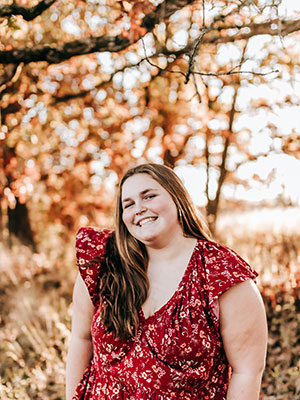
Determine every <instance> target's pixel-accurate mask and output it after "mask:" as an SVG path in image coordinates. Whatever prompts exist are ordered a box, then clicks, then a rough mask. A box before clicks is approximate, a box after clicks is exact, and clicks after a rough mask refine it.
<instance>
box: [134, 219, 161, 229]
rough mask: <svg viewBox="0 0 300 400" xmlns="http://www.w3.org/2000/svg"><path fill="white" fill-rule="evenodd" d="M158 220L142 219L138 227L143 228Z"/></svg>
mask: <svg viewBox="0 0 300 400" xmlns="http://www.w3.org/2000/svg"><path fill="white" fill-rule="evenodd" d="M156 220H157V217H149V218H145V219H142V220H141V221H140V222H138V223H137V226H140V227H141V226H143V225H146V224H149V223H151V222H154V221H156Z"/></svg>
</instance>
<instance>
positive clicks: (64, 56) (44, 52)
mask: <svg viewBox="0 0 300 400" xmlns="http://www.w3.org/2000/svg"><path fill="white" fill-rule="evenodd" d="M193 2H194V0H165V1H164V2H163V3H161V4H160V5H159V6H157V7H156V9H155V10H154V11H152V12H150V13H149V14H147V15H145V17H144V18H143V21H142V24H141V26H142V27H143V28H145V29H146V33H147V32H150V31H151V30H152V29H153V28H154V26H155V25H156V24H158V23H160V22H162V21H164V20H166V19H168V18H169V17H170V16H171V15H172V14H174V13H175V12H176V11H178V10H180V9H182V8H183V7H185V6H187V5H189V4H192V3H193ZM137 40H138V39H136V40H135V41H130V40H129V39H128V38H127V37H124V36H122V35H118V36H96V37H93V36H89V37H86V38H83V39H79V40H74V41H72V42H67V43H63V44H61V45H57V46H50V45H48V44H46V45H38V46H35V47H32V48H27V47H23V48H19V49H14V50H7V51H0V63H2V64H11V63H20V62H24V63H25V64H27V63H29V62H32V61H47V62H48V63H50V64H57V63H60V62H62V61H65V60H68V59H70V58H71V57H73V56H78V55H83V54H90V53H94V52H103V51H109V52H112V53H114V52H118V51H121V50H124V49H126V48H127V47H128V46H130V45H131V44H133V43H134V42H136V41H137Z"/></svg>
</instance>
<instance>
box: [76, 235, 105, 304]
mask: <svg viewBox="0 0 300 400" xmlns="http://www.w3.org/2000/svg"><path fill="white" fill-rule="evenodd" d="M111 233H112V231H110V230H108V229H99V228H94V227H87V228H81V229H79V231H78V232H77V235H76V261H77V266H78V268H79V272H80V274H81V277H82V279H83V280H84V282H85V284H86V286H87V288H88V291H89V294H90V296H91V300H92V303H93V304H94V306H96V305H97V304H98V302H99V290H98V288H99V273H100V262H99V260H98V261H92V260H93V259H94V258H95V257H97V256H98V257H99V256H100V257H101V256H102V255H103V254H104V253H105V247H106V242H107V238H108V237H109V236H110V235H111Z"/></svg>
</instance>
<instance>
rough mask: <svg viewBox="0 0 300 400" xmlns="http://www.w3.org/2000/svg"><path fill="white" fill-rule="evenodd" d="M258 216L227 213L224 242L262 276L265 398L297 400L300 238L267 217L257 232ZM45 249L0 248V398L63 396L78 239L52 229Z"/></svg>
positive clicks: (48, 399) (222, 232)
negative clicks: (266, 329) (34, 251)
mask: <svg viewBox="0 0 300 400" xmlns="http://www.w3.org/2000/svg"><path fill="white" fill-rule="evenodd" d="M296 211H297V212H298V214H297V215H298V216H299V222H300V213H299V210H296ZM254 216H255V215H254ZM254 216H253V213H252V214H251V215H250V216H249V217H247V215H246V214H241V215H238V216H233V215H228V216H224V218H223V219H221V221H220V225H219V240H220V241H221V242H222V243H225V244H227V245H229V246H230V247H232V248H233V249H235V250H236V251H237V252H238V253H239V254H240V255H241V256H242V257H244V258H245V259H246V260H247V261H248V262H249V263H250V264H251V265H252V266H253V268H254V269H256V270H257V271H258V272H259V273H260V276H259V279H258V286H259V288H260V290H261V292H262V295H263V298H264V302H265V305H266V310H267V315H268V323H269V352H268V360H267V367H266V371H265V374H264V378H263V386H262V395H261V399H262V400H275V399H276V400H295V399H297V398H300V361H299V359H300V358H299V355H300V330H299V327H300V298H299V293H298V287H299V281H300V233H298V232H297V229H296V227H295V229H292V230H291V229H290V225H289V224H286V225H282V227H281V228H280V229H279V228H278V224H277V225H275V226H272V224H269V225H268V224H267V223H266V221H263V220H262V216H259V217H257V221H256V227H255V226H254V225H255V224H254V221H253V218H254ZM247 218H250V220H249V219H248V220H247ZM276 218H277V217H276ZM276 218H275V220H276ZM273 219H274V218H273ZM292 219H293V221H294V220H295V218H292ZM247 221H248V222H247ZM250 222H251V223H250ZM296 225H297V224H296ZM298 226H299V225H298ZM233 227H235V229H233ZM249 227H250V228H249ZM287 228H289V229H287ZM49 238H50V239H49ZM40 249H41V251H40V253H39V254H32V253H31V251H30V250H29V249H28V248H26V247H24V246H21V245H19V244H15V245H14V246H13V247H12V248H11V249H8V248H6V247H5V246H4V245H3V244H0V254H1V265H0V273H1V284H0V315H1V319H0V375H1V381H0V399H1V400H2V399H3V400H4V399H5V400H6V399H8V400H10V399H20V400H21V399H22V400H27V399H28V400H29V399H30V400H32V399H38V400H42V399H43V400H58V399H59V400H62V399H64V368H65V359H66V352H67V348H68V340H69V335H70V326H71V300H72V288H73V283H74V280H75V277H76V273H77V271H76V267H75V266H74V249H73V239H72V240H71V241H70V242H69V243H66V242H65V241H64V240H63V239H62V238H61V236H60V235H59V234H58V233H57V232H55V231H53V232H48V234H47V237H45V240H44V241H43V242H42V243H41V244H40ZM241 400H242V399H241Z"/></svg>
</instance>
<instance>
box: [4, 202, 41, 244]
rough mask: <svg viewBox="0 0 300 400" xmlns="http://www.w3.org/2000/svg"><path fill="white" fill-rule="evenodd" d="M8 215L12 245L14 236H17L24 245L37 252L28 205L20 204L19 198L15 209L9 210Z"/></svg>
mask: <svg viewBox="0 0 300 400" xmlns="http://www.w3.org/2000/svg"><path fill="white" fill-rule="evenodd" d="M7 214H8V230H9V242H10V245H11V244H12V240H13V236H15V237H17V238H18V239H19V240H20V242H21V243H22V244H25V245H26V246H30V247H31V248H32V250H33V251H36V243H35V240H34V237H33V232H32V229H31V226H30V220H29V215H28V209H27V206H26V204H20V202H19V200H18V198H16V206H15V208H14V209H10V208H8V212H7Z"/></svg>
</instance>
